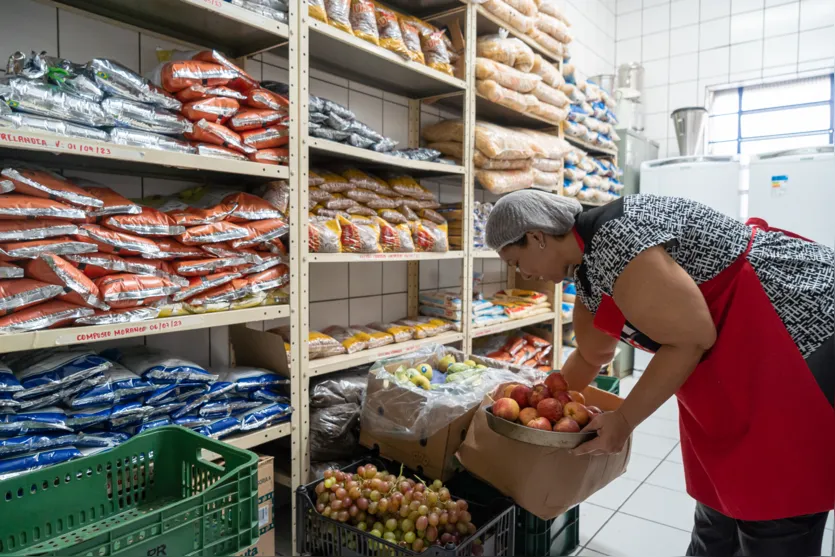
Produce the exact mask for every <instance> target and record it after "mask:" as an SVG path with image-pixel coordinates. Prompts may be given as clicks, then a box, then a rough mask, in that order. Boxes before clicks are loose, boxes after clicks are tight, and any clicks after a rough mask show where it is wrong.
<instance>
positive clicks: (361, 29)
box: [350, 0, 380, 46]
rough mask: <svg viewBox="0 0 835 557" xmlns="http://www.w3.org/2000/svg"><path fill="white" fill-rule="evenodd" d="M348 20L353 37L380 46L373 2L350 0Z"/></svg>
mask: <svg viewBox="0 0 835 557" xmlns="http://www.w3.org/2000/svg"><path fill="white" fill-rule="evenodd" d="M350 20H351V27H352V28H353V30H354V35H355V36H357V37H359V38H361V39H363V40H366V41H368V42H370V43H373V44H375V45H377V46H380V33H379V32H378V31H377V16H376V14H375V12H374V2H372V1H371V0H351V14H350Z"/></svg>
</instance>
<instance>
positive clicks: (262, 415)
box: [238, 402, 293, 431]
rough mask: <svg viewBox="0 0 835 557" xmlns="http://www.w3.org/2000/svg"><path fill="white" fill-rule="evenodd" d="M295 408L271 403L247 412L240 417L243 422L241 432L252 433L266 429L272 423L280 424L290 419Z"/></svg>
mask: <svg viewBox="0 0 835 557" xmlns="http://www.w3.org/2000/svg"><path fill="white" fill-rule="evenodd" d="M292 413H293V408H292V407H290V406H289V405H288V404H282V403H280V402H271V403H269V404H263V405H261V406H259V407H258V408H253V409H251V410H245V411H244V412H242V413H241V414H239V415H238V418H240V420H241V431H251V430H253V429H259V428H262V427H266V426H268V425H269V424H271V423H275V422H280V421H283V420H285V419H287V418H289V417H290V414H292Z"/></svg>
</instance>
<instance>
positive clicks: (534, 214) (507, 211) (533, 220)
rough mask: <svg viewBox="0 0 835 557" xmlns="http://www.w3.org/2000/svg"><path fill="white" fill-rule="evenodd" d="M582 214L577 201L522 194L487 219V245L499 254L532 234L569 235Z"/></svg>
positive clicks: (538, 193) (536, 192)
mask: <svg viewBox="0 0 835 557" xmlns="http://www.w3.org/2000/svg"><path fill="white" fill-rule="evenodd" d="M582 210H583V208H582V206H581V205H580V203H579V202H578V201H577V200H576V199H572V198H570V197H561V196H559V195H555V194H553V193H546V192H544V191H540V190H519V191H515V192H513V193H509V194H508V195H505V196H504V197H502V198H501V199H499V200H498V201H497V202H496V205H495V206H494V207H493V211H492V212H491V213H490V217H489V218H488V219H487V228H486V230H485V232H486V240H487V245H488V246H490V248H491V249H494V250H496V251H498V250H500V249H502V248H503V247H505V246H506V245H508V244H512V243H514V242H517V241H519V240H520V239H522V237H523V236H524V235H525V234H526V233H528V232H531V231H533V230H541V231H543V232H545V233H546V234H550V235H552V236H562V235H563V234H567V233H568V232H569V231H570V230H571V228H572V227H573V226H574V219H575V217H576V216H577V215H579V214H580V212H581V211H582Z"/></svg>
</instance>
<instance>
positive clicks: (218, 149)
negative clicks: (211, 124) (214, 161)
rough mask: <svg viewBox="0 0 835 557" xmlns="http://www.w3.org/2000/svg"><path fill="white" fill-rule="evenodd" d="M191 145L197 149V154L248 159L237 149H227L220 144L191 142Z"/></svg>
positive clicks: (241, 159)
mask: <svg viewBox="0 0 835 557" xmlns="http://www.w3.org/2000/svg"><path fill="white" fill-rule="evenodd" d="M192 145H193V146H194V148H195V149H197V154H198V155H203V156H204V157H215V158H219V159H230V160H236V161H246V160H249V159H248V158H246V156H245V155H242V154H241V153H239V152H238V151H235V150H233V149H228V148H226V147H222V146H220V145H212V144H211V143H192Z"/></svg>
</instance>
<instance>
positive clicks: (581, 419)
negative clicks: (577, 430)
mask: <svg viewBox="0 0 835 557" xmlns="http://www.w3.org/2000/svg"><path fill="white" fill-rule="evenodd" d="M563 413H564V414H565V415H566V416H567V417H569V418H571V419H572V420H574V421H575V422H577V424H579V426H580V427H585V425H586V424H587V423H589V420H590V419H591V416H589V411H588V410H586V407H585V406H583V405H582V404H580V403H579V402H569V403H568V404H566V405H565V408H563Z"/></svg>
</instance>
